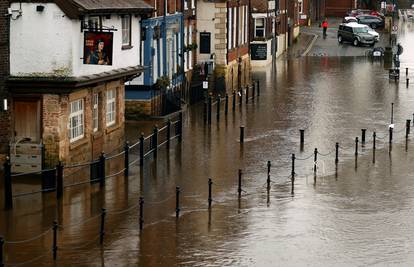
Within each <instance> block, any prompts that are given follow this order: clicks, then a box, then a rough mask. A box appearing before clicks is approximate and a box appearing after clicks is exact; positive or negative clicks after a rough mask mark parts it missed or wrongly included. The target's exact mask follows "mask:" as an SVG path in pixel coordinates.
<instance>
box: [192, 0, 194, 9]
mask: <svg viewBox="0 0 414 267" xmlns="http://www.w3.org/2000/svg"><path fill="white" fill-rule="evenodd" d="M191 8H192V9H194V8H195V0H191Z"/></svg>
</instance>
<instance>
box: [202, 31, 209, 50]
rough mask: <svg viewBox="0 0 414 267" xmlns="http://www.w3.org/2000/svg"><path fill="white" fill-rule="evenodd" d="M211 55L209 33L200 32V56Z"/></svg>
mask: <svg viewBox="0 0 414 267" xmlns="http://www.w3.org/2000/svg"><path fill="white" fill-rule="evenodd" d="M210 53H211V33H210V32H200V54H210Z"/></svg>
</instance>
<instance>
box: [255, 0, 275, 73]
mask: <svg viewBox="0 0 414 267" xmlns="http://www.w3.org/2000/svg"><path fill="white" fill-rule="evenodd" d="M276 2H277V3H278V1H274V0H273V1H260V0H251V1H250V20H249V23H250V59H251V64H252V67H255V66H266V65H268V64H270V63H271V62H272V61H273V59H274V58H275V57H276V54H277V51H278V48H279V46H278V43H277V36H276V8H278V6H277V5H276Z"/></svg>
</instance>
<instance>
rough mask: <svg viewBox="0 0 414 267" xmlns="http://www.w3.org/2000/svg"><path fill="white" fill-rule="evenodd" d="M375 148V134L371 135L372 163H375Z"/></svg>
mask: <svg viewBox="0 0 414 267" xmlns="http://www.w3.org/2000/svg"><path fill="white" fill-rule="evenodd" d="M376 148H377V133H376V132H374V133H373V134H372V162H375V149H376Z"/></svg>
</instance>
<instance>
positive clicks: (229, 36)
mask: <svg viewBox="0 0 414 267" xmlns="http://www.w3.org/2000/svg"><path fill="white" fill-rule="evenodd" d="M232 30H233V9H232V8H229V11H228V22H227V49H228V50H230V49H232V48H233V33H232ZM200 45H201V41H200ZM200 53H201V52H200Z"/></svg>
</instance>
